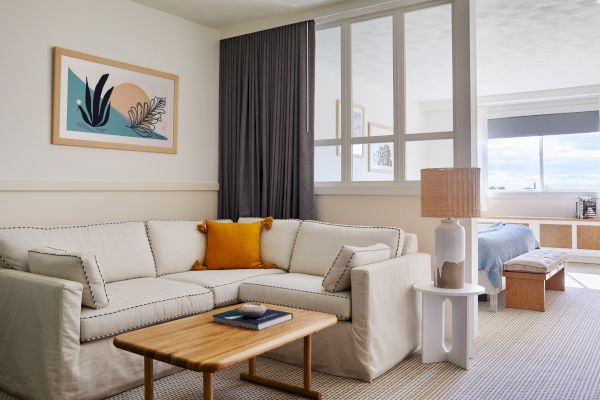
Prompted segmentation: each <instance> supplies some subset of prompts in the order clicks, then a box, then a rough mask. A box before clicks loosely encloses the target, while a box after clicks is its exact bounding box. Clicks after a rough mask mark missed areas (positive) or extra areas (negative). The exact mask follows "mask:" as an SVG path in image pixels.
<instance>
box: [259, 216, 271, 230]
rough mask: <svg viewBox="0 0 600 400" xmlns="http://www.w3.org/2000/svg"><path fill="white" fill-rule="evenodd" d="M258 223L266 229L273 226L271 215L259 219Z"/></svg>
mask: <svg viewBox="0 0 600 400" xmlns="http://www.w3.org/2000/svg"><path fill="white" fill-rule="evenodd" d="M260 224H261V225H262V226H263V227H265V228H266V229H267V230H268V231H270V230H271V228H272V227H273V217H267V218H265V219H263V220H262V221H260Z"/></svg>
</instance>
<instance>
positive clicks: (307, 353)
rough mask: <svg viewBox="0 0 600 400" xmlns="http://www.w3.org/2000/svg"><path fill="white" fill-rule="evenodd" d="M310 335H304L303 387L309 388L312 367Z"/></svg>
mask: <svg viewBox="0 0 600 400" xmlns="http://www.w3.org/2000/svg"><path fill="white" fill-rule="evenodd" d="M311 365H312V336H310V335H308V336H306V337H304V389H306V390H310V384H311V372H312V371H311V369H312V366H311Z"/></svg>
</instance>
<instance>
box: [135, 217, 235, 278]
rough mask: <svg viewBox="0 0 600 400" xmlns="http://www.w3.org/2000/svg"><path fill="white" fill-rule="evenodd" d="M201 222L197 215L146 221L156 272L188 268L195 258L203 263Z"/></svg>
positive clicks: (203, 244)
mask: <svg viewBox="0 0 600 400" xmlns="http://www.w3.org/2000/svg"><path fill="white" fill-rule="evenodd" d="M219 221H220V222H231V220H219ZM202 222H204V220H201V219H197V220H186V221H183V220H170V221H161V220H150V221H148V222H146V225H147V227H148V237H149V238H150V245H151V246H152V252H153V254H154V260H155V261H156V273H157V274H158V276H161V275H166V274H174V273H177V272H185V271H189V270H191V269H192V266H193V265H194V262H196V260H198V261H200V263H201V264H202V263H204V256H205V254H206V235H205V234H203V233H200V232H199V231H198V225H199V224H201V223H202Z"/></svg>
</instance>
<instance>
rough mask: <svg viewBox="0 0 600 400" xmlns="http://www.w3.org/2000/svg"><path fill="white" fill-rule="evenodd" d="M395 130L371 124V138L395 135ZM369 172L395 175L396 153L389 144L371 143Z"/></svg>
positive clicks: (374, 123) (382, 125) (369, 147)
mask: <svg viewBox="0 0 600 400" xmlns="http://www.w3.org/2000/svg"><path fill="white" fill-rule="evenodd" d="M393 134H394V128H392V127H391V126H387V125H384V124H378V123H376V122H369V136H386V135H393ZM368 149H369V150H368V153H369V171H370V172H385V173H394V151H393V147H392V146H390V144H389V143H369V146H368Z"/></svg>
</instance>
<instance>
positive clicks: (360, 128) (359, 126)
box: [335, 99, 366, 158]
mask: <svg viewBox="0 0 600 400" xmlns="http://www.w3.org/2000/svg"><path fill="white" fill-rule="evenodd" d="M336 121H337V123H336V138H338V139H339V138H341V137H342V102H341V101H340V100H339V99H338V100H336ZM365 133H366V132H365V107H363V106H362V105H360V104H353V105H352V137H360V136H365ZM364 147H365V145H353V146H352V156H353V157H360V158H363V157H364V156H365V149H364ZM340 152H341V149H340V146H336V150H335V154H336V155H338V156H339V155H340Z"/></svg>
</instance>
